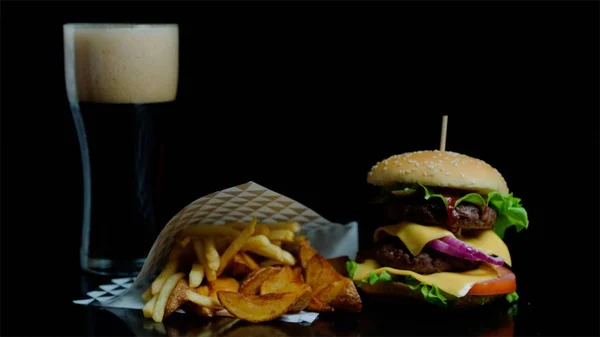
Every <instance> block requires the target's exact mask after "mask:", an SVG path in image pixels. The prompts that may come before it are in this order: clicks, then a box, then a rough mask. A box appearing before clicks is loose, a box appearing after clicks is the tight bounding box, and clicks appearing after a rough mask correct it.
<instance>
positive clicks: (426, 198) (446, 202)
mask: <svg viewBox="0 0 600 337" xmlns="http://www.w3.org/2000/svg"><path fill="white" fill-rule="evenodd" d="M419 185H420V186H421V187H422V188H423V190H424V191H425V200H429V199H431V198H440V199H442V201H443V202H444V205H445V206H446V207H448V200H446V198H445V197H444V196H443V195H441V194H433V193H431V192H430V191H429V189H428V188H427V187H425V186H424V185H422V184H420V183H419Z"/></svg>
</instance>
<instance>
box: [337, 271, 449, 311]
mask: <svg viewBox="0 0 600 337" xmlns="http://www.w3.org/2000/svg"><path fill="white" fill-rule="evenodd" d="M357 268H358V263H356V262H355V261H352V260H348V261H346V272H347V273H348V277H350V278H351V279H352V278H353V277H354V274H355V273H356V269H357ZM393 281H397V282H403V283H405V284H406V285H407V286H408V287H409V288H410V289H411V290H414V291H420V292H421V294H422V295H423V298H424V299H425V300H426V301H427V302H429V303H432V304H435V305H439V306H444V307H445V306H447V305H448V299H447V298H446V296H444V294H442V292H441V291H440V289H439V288H438V287H437V286H435V285H428V284H425V283H421V282H419V281H417V280H415V279H414V278H412V277H410V276H408V277H407V276H392V275H390V274H389V273H388V272H387V271H385V270H384V271H382V272H381V273H380V274H379V275H377V273H375V272H374V271H373V272H371V274H369V276H368V277H366V278H364V279H362V280H358V281H354V282H355V283H356V284H357V285H358V286H361V285H362V284H367V283H368V284H370V285H374V284H376V283H377V282H393Z"/></svg>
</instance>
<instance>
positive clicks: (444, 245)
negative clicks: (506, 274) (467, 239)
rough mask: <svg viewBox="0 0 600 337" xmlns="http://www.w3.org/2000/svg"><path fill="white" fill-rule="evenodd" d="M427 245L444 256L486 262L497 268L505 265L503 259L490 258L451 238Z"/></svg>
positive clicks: (444, 238)
mask: <svg viewBox="0 0 600 337" xmlns="http://www.w3.org/2000/svg"><path fill="white" fill-rule="evenodd" d="M427 245H428V246H429V247H431V248H433V249H435V250H437V251H440V252H442V253H444V254H448V255H452V256H455V257H458V258H461V259H465V260H471V261H484V262H487V263H490V264H493V265H497V266H502V265H504V260H503V259H502V258H500V257H493V256H490V255H488V254H486V253H484V252H482V251H480V250H478V249H475V248H473V247H471V246H469V245H467V244H466V243H464V242H462V241H460V240H458V239H456V238H453V237H451V236H445V237H443V238H441V239H438V240H433V241H430V242H429V243H427Z"/></svg>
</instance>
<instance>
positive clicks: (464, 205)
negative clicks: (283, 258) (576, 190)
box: [347, 151, 528, 307]
mask: <svg viewBox="0 0 600 337" xmlns="http://www.w3.org/2000/svg"><path fill="white" fill-rule="evenodd" d="M367 182H369V183H370V184H373V185H376V186H379V187H380V188H381V190H382V192H383V193H382V195H381V198H380V199H379V201H380V202H381V203H382V206H383V208H384V213H385V218H386V221H387V223H385V224H383V225H384V226H382V227H379V228H377V229H376V230H375V233H374V243H375V244H374V247H373V248H372V249H369V250H364V251H361V252H359V254H358V256H357V259H356V262H355V261H349V262H348V263H347V268H348V273H349V276H351V277H352V278H353V279H354V281H355V282H356V283H357V284H358V285H359V286H360V289H361V290H362V291H363V293H364V294H372V295H385V296H390V295H398V296H406V297H413V298H416V299H419V300H423V299H424V300H426V301H427V302H430V303H435V304H439V305H442V306H448V305H450V306H456V307H465V306H472V305H482V304H486V303H488V302H491V301H492V300H494V299H497V298H499V297H505V298H506V299H507V300H508V301H509V302H512V301H514V300H516V299H517V298H518V296H517V294H516V277H515V274H513V272H512V271H511V270H510V269H509V267H511V263H512V261H511V256H510V253H509V250H508V248H507V246H506V244H505V243H504V242H503V240H502V238H503V237H504V232H505V230H506V229H507V228H508V227H510V226H515V227H516V230H517V232H519V231H521V230H522V229H523V228H527V226H528V220H527V212H526V211H525V209H524V208H523V207H522V206H521V204H520V199H518V198H516V197H513V195H512V193H509V191H508V187H507V185H506V181H505V180H504V178H503V177H502V175H501V174H500V173H499V172H498V171H497V170H496V169H495V168H493V167H492V166H490V165H488V164H487V163H485V162H483V161H481V160H479V159H476V158H472V157H468V156H465V155H462V154H458V153H453V152H441V151H418V152H412V153H405V154H401V155H396V156H392V157H390V158H388V159H386V160H383V161H382V162H379V163H377V164H376V165H375V166H373V168H372V169H371V171H370V172H369V174H368V178H367Z"/></svg>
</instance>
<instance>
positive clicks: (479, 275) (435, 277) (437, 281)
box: [352, 259, 498, 297]
mask: <svg viewBox="0 0 600 337" xmlns="http://www.w3.org/2000/svg"><path fill="white" fill-rule="evenodd" d="M384 270H385V271H387V272H388V273H389V274H390V275H402V276H411V277H412V278H414V279H416V280H418V281H419V282H422V283H425V284H429V285H435V286H437V287H438V288H439V289H440V290H442V291H444V292H446V293H448V294H450V295H454V296H456V297H463V296H465V295H466V294H467V293H468V292H469V290H471V288H472V287H473V285H474V284H475V283H478V282H482V281H486V280H491V279H494V278H496V277H498V273H497V271H496V269H494V268H493V267H491V266H489V265H488V264H486V263H482V264H481V266H480V267H479V268H477V269H474V270H469V271H465V272H461V273H449V272H442V273H435V274H429V275H421V274H417V273H415V272H412V271H409V270H401V269H394V268H389V267H380V266H379V265H378V264H377V262H376V261H375V260H370V259H367V260H365V261H364V262H363V263H360V264H358V267H357V268H356V272H355V273H354V275H353V277H352V279H353V280H355V281H360V280H364V279H365V278H367V277H369V275H370V274H371V272H373V271H374V272H375V273H376V274H377V275H379V274H380V273H381V272H383V271H384Z"/></svg>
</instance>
